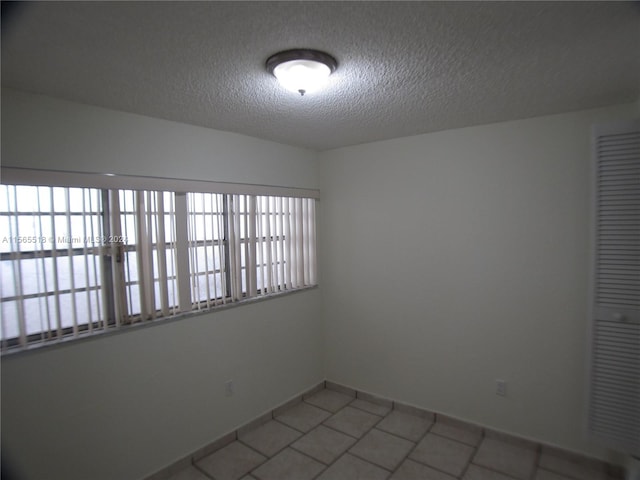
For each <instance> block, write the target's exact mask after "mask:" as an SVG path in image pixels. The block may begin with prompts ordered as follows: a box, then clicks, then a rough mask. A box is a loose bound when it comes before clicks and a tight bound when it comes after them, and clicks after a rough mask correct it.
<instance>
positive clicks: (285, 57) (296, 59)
mask: <svg viewBox="0 0 640 480" xmlns="http://www.w3.org/2000/svg"><path fill="white" fill-rule="evenodd" d="M266 67H267V71H268V72H269V73H271V74H272V75H273V76H274V77H276V78H277V79H278V81H279V82H280V83H281V84H282V86H283V87H285V88H286V89H287V90H291V91H293V92H297V93H299V94H300V96H304V95H305V93H307V92H308V91H312V90H316V89H317V88H319V87H320V86H321V85H322V83H323V82H324V79H326V78H327V77H328V76H329V75H331V74H332V73H333V72H334V71H335V70H336V68H337V67H338V62H337V61H336V59H335V58H333V57H332V56H331V55H329V54H328V53H325V52H321V51H319V50H311V49H302V48H297V49H292V50H285V51H283V52H278V53H276V54H274V55H272V56H270V57H269V58H268V59H267V62H266Z"/></svg>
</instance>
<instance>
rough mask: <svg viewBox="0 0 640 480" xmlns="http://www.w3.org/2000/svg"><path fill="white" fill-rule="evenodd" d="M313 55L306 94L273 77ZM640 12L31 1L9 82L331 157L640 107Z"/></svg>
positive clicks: (456, 5)
mask: <svg viewBox="0 0 640 480" xmlns="http://www.w3.org/2000/svg"><path fill="white" fill-rule="evenodd" d="M292 48H313V49H318V50H322V51H325V52H327V53H329V54H331V55H333V56H334V57H335V58H336V59H337V61H338V69H337V70H336V72H334V74H333V75H331V76H330V77H329V82H328V85H327V86H326V88H324V89H323V90H322V91H319V92H317V93H314V94H309V95H305V96H304V97H301V96H300V95H297V94H295V93H292V92H289V91H287V90H285V89H284V88H282V87H281V86H280V85H279V84H278V82H277V80H276V79H275V78H274V77H273V76H271V75H270V74H269V73H268V72H267V71H266V69H265V61H266V59H267V58H269V56H271V55H272V54H274V53H276V52H279V51H282V50H287V49H292ZM638 52H640V6H639V5H638V2H603V3H600V2H569V3H564V2H507V3H497V2H477V3H469V2H401V1H392V2H312V1H310V2H269V1H261V2H188V1H184V2H104V3H103V2H24V3H17V4H8V5H6V6H5V5H3V15H2V85H3V86H6V87H11V88H16V89H20V90H24V91H29V92H35V93H40V94H45V95H50V96H53V97H59V98H63V99H68V100H72V101H76V102H81V103H87V104H92V105H97V106H101V107H106V108H111V109H116V110H123V111H126V112H133V113H138V114H142V115H148V116H151V117H158V118H164V119H169V120H174V121H178V122H184V123H188V124H194V125H201V126H205V127H210V128H214V129H217V130H225V131H231V132H237V133H241V134H245V135H251V136H254V137H259V138H264V139H268V140H273V141H277V142H281V143H285V144H290V145H297V146H302V147H307V148H310V149H314V150H327V149H331V148H336V147H342V146H347V145H354V144H359V143H364V142H371V141H376V140H383V139H389V138H394V137H402V136H408V135H415V134H420V133H426V132H433V131H438V130H445V129H450V128H458V127H465V126H471V125H478V124H484V123H491V122H499V121H506V120H514V119H520V118H527V117H532V116H537V115H545V114H553V113H559V112H566V111H572V110H579V109H585V108H592V107H599V106H604V105H609V104H614V103H623V102H631V101H636V100H637V99H638V98H639V97H640V54H639V53H638Z"/></svg>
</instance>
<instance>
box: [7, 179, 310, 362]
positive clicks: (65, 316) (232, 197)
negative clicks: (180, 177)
mask: <svg viewBox="0 0 640 480" xmlns="http://www.w3.org/2000/svg"><path fill="white" fill-rule="evenodd" d="M13 170H19V169H3V182H7V184H3V185H0V232H3V233H2V237H0V274H1V283H0V302H1V304H0V308H1V315H2V317H1V318H2V320H1V322H0V323H1V325H0V327H1V328H0V342H1V345H2V350H3V351H6V350H9V349H14V348H20V347H25V346H27V345H29V344H34V343H45V342H49V341H55V340H59V339H62V338H66V337H77V336H80V335H83V334H89V333H92V332H100V331H105V330H107V329H112V328H119V327H121V326H122V325H127V324H132V323H139V322H145V321H149V320H153V319H157V318H164V317H170V316H175V315H178V314H183V313H187V312H193V311H206V310H208V309H210V308H213V307H215V306H217V305H222V304H228V303H233V302H238V301H240V300H243V299H248V298H253V297H259V296H264V295H270V294H276V293H280V292H285V291H290V290H294V289H297V288H303V287H306V286H311V285H315V283H316V271H315V268H316V266H315V265H316V262H315V255H316V254H315V199H314V198H311V197H301V196H282V195H262V194H247V193H237V194H235V193H228V191H229V190H230V189H231V188H233V186H232V185H229V184H208V183H206V182H188V181H176V187H180V188H179V189H178V188H176V189H175V190H171V189H168V188H166V187H167V186H171V182H170V181H168V180H164V181H163V182H160V183H162V186H163V187H164V188H165V189H164V190H149V189H144V188H140V189H138V188H112V187H113V186H114V185H115V184H118V183H122V184H125V186H127V187H129V186H130V185H131V184H135V183H141V184H143V185H142V186H144V187H147V186H148V182H146V183H145V182H142V181H137V180H136V177H118V178H111V177H104V176H91V175H86V178H85V174H75V176H73V174H72V175H71V177H70V179H69V182H68V183H67V184H68V185H72V186H57V185H40V186H34V185H25V184H24V183H25V179H24V178H22V177H21V176H20V175H18V180H20V181H18V182H15V183H8V181H7V177H9V179H11V178H12V176H15V175H11V173H12V171H13ZM5 171H8V172H9V175H7V173H6V172H5ZM61 175H62V174H56V175H53V177H54V178H53V180H55V181H56V183H58V184H64V183H65V182H64V180H65V177H64V176H61ZM76 177H80V178H79V179H78V178H76ZM96 178H97V179H96ZM79 183H86V184H88V186H81V187H80V186H77V185H78V184H79ZM156 183H157V182H156ZM94 184H95V185H94ZM217 185H222V187H221V188H220V189H221V190H222V191H223V193H214V192H212V191H198V190H200V189H203V186H206V189H207V190H213V189H215V187H216V186H217ZM134 186H135V185H134ZM185 186H187V187H192V188H193V191H187V192H184V190H185ZM105 187H109V188H105ZM243 187H244V188H243ZM246 187H248V186H238V190H241V191H242V190H243V189H246ZM264 188H269V187H263V189H264ZM278 193H279V192H278ZM294 193H296V194H297V193H298V192H294Z"/></svg>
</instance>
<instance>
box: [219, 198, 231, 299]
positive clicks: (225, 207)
mask: <svg viewBox="0 0 640 480" xmlns="http://www.w3.org/2000/svg"><path fill="white" fill-rule="evenodd" d="M222 221H223V223H224V227H223V230H224V233H223V235H224V240H223V246H224V278H223V279H221V280H222V281H223V282H224V284H225V294H224V296H225V298H226V297H228V296H231V260H230V256H229V195H222Z"/></svg>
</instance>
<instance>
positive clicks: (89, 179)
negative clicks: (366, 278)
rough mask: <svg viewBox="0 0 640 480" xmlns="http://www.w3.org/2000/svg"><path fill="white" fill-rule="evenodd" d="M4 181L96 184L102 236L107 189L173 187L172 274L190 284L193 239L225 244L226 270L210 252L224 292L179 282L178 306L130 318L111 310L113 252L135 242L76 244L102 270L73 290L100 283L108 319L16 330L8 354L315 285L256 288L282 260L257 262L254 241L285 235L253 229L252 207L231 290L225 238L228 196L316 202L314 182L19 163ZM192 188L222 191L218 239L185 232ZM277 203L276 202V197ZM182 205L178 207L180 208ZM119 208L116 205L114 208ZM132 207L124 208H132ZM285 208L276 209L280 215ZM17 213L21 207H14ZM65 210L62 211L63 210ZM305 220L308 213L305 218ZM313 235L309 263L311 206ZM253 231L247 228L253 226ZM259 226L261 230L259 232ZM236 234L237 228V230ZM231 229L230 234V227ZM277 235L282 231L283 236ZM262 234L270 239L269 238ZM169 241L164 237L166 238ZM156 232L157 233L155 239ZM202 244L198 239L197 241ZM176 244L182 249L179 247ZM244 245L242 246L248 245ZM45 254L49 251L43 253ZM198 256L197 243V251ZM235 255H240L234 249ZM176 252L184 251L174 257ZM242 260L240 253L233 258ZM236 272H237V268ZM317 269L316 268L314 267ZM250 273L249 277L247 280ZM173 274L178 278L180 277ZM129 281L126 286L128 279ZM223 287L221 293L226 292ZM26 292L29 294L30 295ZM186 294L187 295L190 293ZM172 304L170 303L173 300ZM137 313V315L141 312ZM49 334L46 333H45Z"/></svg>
mask: <svg viewBox="0 0 640 480" xmlns="http://www.w3.org/2000/svg"><path fill="white" fill-rule="evenodd" d="M1 173H2V178H1V182H0V183H2V184H6V185H26V186H43V187H66V188H74V187H76V188H77V187H79V188H97V189H99V190H100V195H101V203H102V205H101V206H102V210H101V212H100V215H101V216H102V235H103V236H105V237H110V236H111V235H112V233H113V232H112V225H111V222H110V219H111V218H112V215H113V214H114V212H113V211H112V208H111V207H112V205H111V202H110V201H109V191H121V190H134V191H138V190H143V191H151V192H171V193H172V194H173V195H174V197H175V213H174V214H175V217H176V226H175V227H176V231H175V247H172V248H175V253H174V254H175V256H176V259H175V260H176V261H175V263H176V265H175V266H174V269H173V277H175V278H176V281H177V282H178V284H182V285H185V282H186V284H187V285H190V283H191V277H192V273H191V266H190V265H189V251H190V249H191V247H192V244H195V246H196V248H197V247H198V246H205V247H206V249H208V248H211V247H212V246H213V247H214V248H222V249H223V257H224V269H223V268H222V265H220V266H218V268H216V263H215V259H214V263H213V270H214V271H213V274H214V281H215V276H216V275H220V280H221V284H224V286H223V288H222V292H218V294H217V296H216V298H208V299H206V300H202V299H200V300H194V298H193V294H192V292H191V288H189V289H188V290H189V291H188V292H185V291H184V289H183V288H182V287H181V288H180V292H178V302H177V305H178V311H174V312H173V313H172V314H171V315H169V316H166V315H163V314H162V311H159V310H157V308H156V310H155V312H154V314H153V315H151V318H150V319H144V318H136V316H135V315H133V314H132V315H131V317H130V321H126V322H120V321H119V320H118V316H117V315H116V308H115V302H116V299H115V298H114V297H115V294H114V288H113V285H114V283H113V281H114V279H113V273H114V262H117V261H119V260H120V261H122V260H123V259H122V258H120V259H118V258H117V256H118V255H123V253H124V252H133V251H135V250H136V245H123V246H121V247H120V248H119V249H118V250H117V253H116V252H114V250H113V249H112V251H111V253H110V254H109V253H108V254H104V252H103V253H102V254H96V253H95V249H96V248H98V249H101V247H100V246H92V247H91V248H86V247H78V248H74V249H72V250H73V251H77V252H78V253H81V254H85V255H96V256H98V259H97V263H99V264H100V267H101V269H102V270H103V272H102V273H103V278H102V281H101V282H100V284H99V285H95V286H91V287H90V286H87V287H83V288H82V289H80V288H78V289H75V292H76V293H77V292H87V291H94V290H100V291H101V292H100V293H101V294H102V295H103V297H104V298H103V302H104V307H103V310H104V311H105V312H106V313H105V315H106V316H105V318H98V319H97V320H96V321H94V322H89V321H87V322H84V323H78V324H77V325H74V326H72V327H67V328H62V329H60V328H58V329H57V330H56V332H54V334H53V335H52V330H51V329H50V330H49V331H44V330H43V331H41V332H38V333H34V334H31V335H28V336H27V337H26V338H20V336H18V337H13V338H3V339H2V340H1V343H2V355H5V354H7V353H12V352H15V351H24V350H28V349H31V348H34V347H41V346H46V345H54V344H57V343H60V342H61V341H67V340H70V339H79V338H90V337H92V336H93V335H87V334H88V333H93V334H106V333H108V332H118V331H120V329H119V327H121V326H124V325H127V324H131V325H148V324H152V323H156V322H157V321H166V320H174V319H177V318H183V317H185V316H191V315H197V314H202V313H207V312H211V311H213V310H215V309H217V308H221V307H222V308H225V307H229V306H235V305H240V304H242V303H245V302H253V301H260V300H262V299H266V298H271V297H273V296H274V295H282V294H288V293H293V292H296V291H299V290H303V289H307V288H314V287H315V286H317V279H315V277H314V280H313V282H311V283H310V284H308V285H305V284H302V285H298V286H295V287H291V285H290V284H287V283H284V284H282V285H277V286H276V288H271V289H269V288H267V286H266V285H265V282H264V281H263V282H262V288H260V289H257V288H256V280H257V278H258V277H260V276H261V275H263V276H264V274H263V273H260V272H259V270H261V269H264V268H278V265H279V263H284V261H285V259H284V258H281V259H278V258H273V259H272V261H271V266H269V265H267V264H266V263H265V262H266V261H267V258H263V255H262V254H260V256H259V258H260V259H261V261H260V263H259V264H258V263H257V262H256V253H257V252H256V248H264V247H263V245H264V244H265V242H269V241H270V242H276V241H282V242H284V241H285V240H284V237H285V235H284V232H280V233H279V234H278V232H275V231H274V232H271V233H270V235H269V236H268V237H267V233H266V232H262V231H261V230H260V228H256V225H255V221H256V220H258V221H262V220H261V219H262V216H263V215H265V213H264V212H260V213H258V214H257V215H256V214H255V211H254V212H253V215H254V217H253V221H254V225H253V229H252V230H253V231H251V232H249V231H245V232H244V235H243V236H242V237H240V238H239V241H238V245H239V246H241V247H242V248H245V249H246V248H247V246H248V247H249V248H248V251H250V252H251V255H252V258H253V262H250V261H249V259H248V258H245V264H244V266H242V267H241V270H244V271H245V272H248V271H249V268H251V272H250V275H247V285H246V288H245V289H242V288H241V294H240V295H238V294H237V292H236V295H233V294H232V288H233V283H234V282H235V281H237V280H235V279H234V278H232V277H233V275H234V273H233V269H232V266H231V265H232V263H233V262H234V261H235V260H234V259H233V258H232V252H231V250H232V249H231V248H230V244H231V241H232V238H230V237H229V234H230V233H231V228H234V226H233V225H232V223H233V222H232V220H231V219H230V216H231V214H230V209H231V205H230V203H232V198H233V195H245V196H246V197H245V199H250V198H253V200H252V202H253V204H254V210H255V203H256V201H255V199H256V197H263V196H264V197H282V198H298V199H311V200H314V202H313V203H314V204H315V203H316V201H317V200H319V191H317V190H311V189H299V188H289V187H271V186H265V185H248V184H235V183H226V182H206V181H202V180H186V179H167V178H160V177H142V176H129V175H111V174H94V173H84V172H63V171H51V170H33V169H23V168H12V167H1ZM189 193H211V194H221V196H222V205H223V207H222V212H217V213H216V215H221V216H222V224H223V232H222V234H223V235H222V238H218V239H212V240H209V239H206V238H205V240H202V241H200V240H197V239H196V240H194V241H191V240H189V231H188V222H189V218H190V216H191V215H199V214H200V212H191V211H189V206H188V202H187V194H189ZM274 204H277V201H276V202H275V203H274ZM178 212H181V213H178ZM118 213H119V214H120V213H121V212H118ZM130 213H131V212H128V213H125V214H130ZM281 213H282V212H278V215H279V214H281ZM19 214H20V213H19ZM64 214H67V212H65V213H64ZM4 215H11V214H10V213H5V214H4ZM24 215H33V214H32V213H29V212H25V213H24ZM244 215H245V217H246V220H247V221H248V220H249V215H250V214H249V212H245V213H244ZM307 221H308V220H307ZM313 223H314V224H313V227H312V228H313V235H314V239H313V242H314V250H313V252H312V256H313V258H312V260H310V261H312V262H313V265H314V267H313V268H314V269H316V268H317V267H316V266H315V263H316V261H317V252H316V251H315V230H316V228H317V227H316V225H315V208H314V218H313ZM250 230H251V228H250ZM256 230H259V231H260V232H256ZM258 233H260V236H259V237H258ZM236 234H237V235H239V234H240V232H239V231H238V232H236ZM232 236H233V234H232ZM281 237H282V238H281ZM267 238H268V239H269V240H267ZM165 240H166V239H165ZM157 241H159V239H156V242H157ZM200 244H202V245H200ZM150 248H151V250H152V251H155V248H156V244H155V243H154V244H152V245H150ZM165 249H166V250H167V251H168V250H169V244H168V243H167V242H166V241H165ZM53 250H54V248H52V249H51V250H50V251H46V252H44V253H42V252H34V253H33V257H34V258H49V257H52V258H55V257H56V255H54V252H53ZM55 250H57V251H59V252H60V256H66V255H68V254H69V249H60V248H58V249H55ZM87 250H91V253H89V254H87ZM179 250H180V252H179ZM245 251H247V250H245ZM46 253H49V255H47V254H46ZM194 254H195V255H197V250H196V251H195V253H194ZM11 255H14V253H13V252H3V253H2V254H0V259H2V260H7V259H9V258H7V257H9V256H11ZM238 255H239V254H238ZM177 257H182V258H181V259H180V258H177ZM238 259H239V257H238ZM209 273H210V271H206V272H199V271H197V272H196V273H195V275H196V276H198V275H207V276H208V275H209ZM237 273H238V272H236V275H237ZM314 274H315V272H314ZM249 276H251V277H252V278H251V280H250V279H249ZM151 277H152V279H151V288H155V281H156V280H158V279H157V278H155V277H154V275H153V274H152V275H151ZM178 277H182V278H181V279H179V278H178ZM249 282H252V285H253V287H252V289H250V288H249ZM127 287H128V285H127ZM252 290H253V291H252ZM57 293H58V294H60V293H64V292H62V291H58V292H57ZM55 294H56V292H54V291H50V292H49V291H47V292H44V293H35V294H33V295H30V296H34V298H38V297H48V296H52V295H55ZM220 294H222V295H224V296H223V297H221V296H220ZM30 296H29V297H30ZM14 297H15V298H13V297H12V298H13V299H14V300H16V299H22V300H24V299H25V298H27V297H25V296H22V297H20V296H19V295H14ZM187 298H188V299H189V300H187ZM2 300H3V302H4V301H7V298H3V299H2ZM185 302H187V303H186V304H187V305H188V306H189V308H180V306H181V305H184V304H185ZM203 304H205V305H204V306H203ZM172 308H173V307H172ZM138 316H140V314H138ZM45 334H46V338H43V337H44V336H45Z"/></svg>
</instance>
